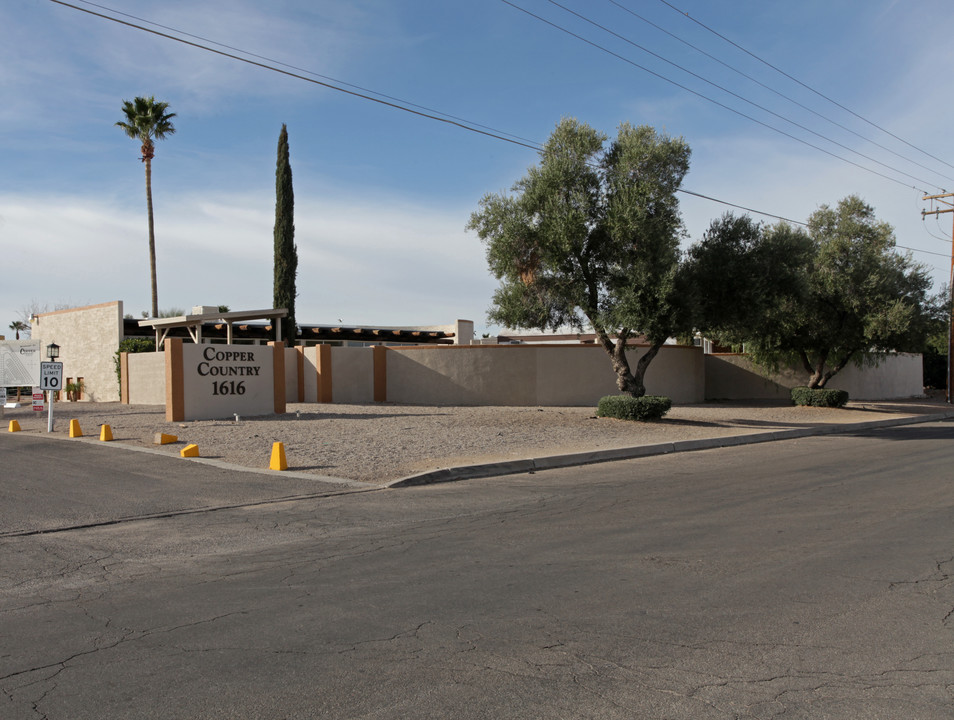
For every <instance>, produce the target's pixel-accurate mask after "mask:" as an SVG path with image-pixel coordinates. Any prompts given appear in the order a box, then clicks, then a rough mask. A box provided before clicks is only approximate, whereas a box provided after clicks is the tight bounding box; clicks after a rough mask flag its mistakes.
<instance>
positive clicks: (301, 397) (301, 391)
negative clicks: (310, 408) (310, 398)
mask: <svg viewBox="0 0 954 720" xmlns="http://www.w3.org/2000/svg"><path fill="white" fill-rule="evenodd" d="M295 349H296V350H297V351H298V402H300V403H303V402H305V346H304V345H299V346H298V347H296V348H295Z"/></svg>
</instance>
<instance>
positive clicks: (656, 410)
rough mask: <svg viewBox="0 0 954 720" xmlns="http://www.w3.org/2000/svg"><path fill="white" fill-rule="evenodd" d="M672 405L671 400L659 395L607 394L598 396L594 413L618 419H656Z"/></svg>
mask: <svg viewBox="0 0 954 720" xmlns="http://www.w3.org/2000/svg"><path fill="white" fill-rule="evenodd" d="M671 407H672V400H670V399H669V398H667V397H663V396H661V395H643V397H638V398H634V397H633V396H632V395H607V396H605V397H601V398H600V403H599V406H598V407H597V409H596V414H597V415H598V416H599V417H611V418H617V419H618V420H658V419H659V418H661V417H662V416H663V415H665V414H666V413H667V412H669V409H670V408H671Z"/></svg>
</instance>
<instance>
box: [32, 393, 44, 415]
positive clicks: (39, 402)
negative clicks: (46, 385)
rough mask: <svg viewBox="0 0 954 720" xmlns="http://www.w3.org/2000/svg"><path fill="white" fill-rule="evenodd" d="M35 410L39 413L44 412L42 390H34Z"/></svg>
mask: <svg viewBox="0 0 954 720" xmlns="http://www.w3.org/2000/svg"><path fill="white" fill-rule="evenodd" d="M33 409H34V410H35V411H37V412H41V411H42V410H43V393H42V392H41V391H40V388H33Z"/></svg>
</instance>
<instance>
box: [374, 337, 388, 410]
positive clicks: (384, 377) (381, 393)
mask: <svg viewBox="0 0 954 720" xmlns="http://www.w3.org/2000/svg"><path fill="white" fill-rule="evenodd" d="M372 350H373V352H374V355H373V358H374V401H375V402H387V401H388V355H387V352H388V349H387V348H386V347H385V346H384V345H374V346H373V347H372Z"/></svg>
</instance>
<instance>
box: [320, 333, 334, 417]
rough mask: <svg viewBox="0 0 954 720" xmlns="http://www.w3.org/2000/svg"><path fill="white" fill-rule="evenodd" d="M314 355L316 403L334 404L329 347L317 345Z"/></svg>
mask: <svg viewBox="0 0 954 720" xmlns="http://www.w3.org/2000/svg"><path fill="white" fill-rule="evenodd" d="M316 350H317V352H316V354H315V360H316V365H317V368H318V402H320V403H330V402H334V399H333V398H334V390H333V388H334V386H333V385H332V382H331V345H318V346H317V348H316Z"/></svg>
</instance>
